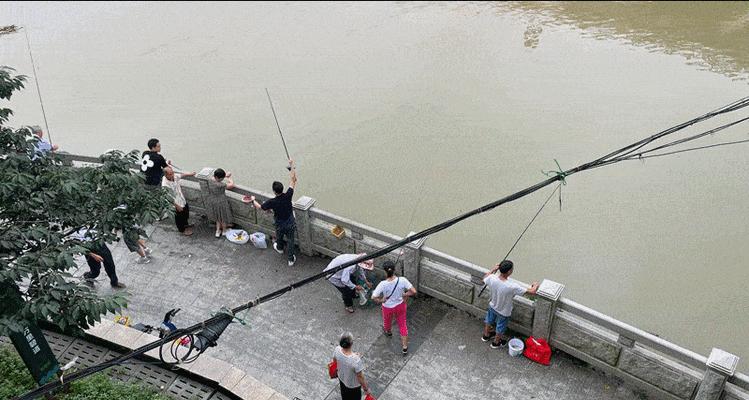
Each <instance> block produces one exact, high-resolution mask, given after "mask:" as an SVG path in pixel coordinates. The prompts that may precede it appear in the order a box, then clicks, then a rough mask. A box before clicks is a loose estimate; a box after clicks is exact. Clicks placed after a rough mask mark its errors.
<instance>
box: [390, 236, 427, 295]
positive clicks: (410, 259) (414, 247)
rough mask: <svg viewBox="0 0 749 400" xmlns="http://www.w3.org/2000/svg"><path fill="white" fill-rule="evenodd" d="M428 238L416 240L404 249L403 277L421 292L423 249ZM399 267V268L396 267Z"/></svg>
mask: <svg viewBox="0 0 749 400" xmlns="http://www.w3.org/2000/svg"><path fill="white" fill-rule="evenodd" d="M414 233H415V232H411V233H409V234H408V236H411V235H413V234H414ZM426 240H427V238H421V239H418V240H415V241H413V242H411V243H409V244H407V245H405V246H404V247H403V248H402V249H403V271H402V274H403V276H405V277H406V279H408V281H409V282H411V284H412V285H414V287H415V288H416V290H419V272H420V267H419V266H420V265H421V247H422V246H424V242H426ZM396 267H397V266H396Z"/></svg>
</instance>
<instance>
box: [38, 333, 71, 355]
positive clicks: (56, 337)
mask: <svg viewBox="0 0 749 400" xmlns="http://www.w3.org/2000/svg"><path fill="white" fill-rule="evenodd" d="M44 337H46V338H47V343H49V347H50V348H51V349H52V352H53V353H55V356H57V357H60V355H61V354H62V353H64V352H65V349H67V348H68V346H70V344H71V343H73V340H74V339H73V338H70V337H67V336H63V335H60V334H59V333H55V332H50V331H44Z"/></svg>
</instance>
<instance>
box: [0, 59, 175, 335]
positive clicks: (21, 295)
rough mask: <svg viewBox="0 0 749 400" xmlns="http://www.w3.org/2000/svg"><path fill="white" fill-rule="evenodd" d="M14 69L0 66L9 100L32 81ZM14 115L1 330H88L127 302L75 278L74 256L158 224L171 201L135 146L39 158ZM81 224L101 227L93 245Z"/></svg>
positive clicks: (5, 179)
mask: <svg viewBox="0 0 749 400" xmlns="http://www.w3.org/2000/svg"><path fill="white" fill-rule="evenodd" d="M13 72H14V70H13V69H12V68H9V67H1V66H0V98H1V99H3V100H10V98H11V95H12V94H13V92H15V91H17V90H20V89H22V88H23V86H24V82H25V79H26V78H25V77H24V76H21V75H15V76H14V75H13ZM11 115H12V111H11V110H10V109H7V108H0V304H2V308H0V334H7V332H8V331H18V330H20V329H21V327H22V324H21V323H22V322H23V321H38V320H44V321H48V322H51V323H53V324H55V325H57V326H59V327H60V328H62V329H63V330H72V331H76V330H78V329H81V328H82V329H85V328H87V327H89V326H90V325H91V324H93V323H94V322H95V321H99V320H100V317H101V315H103V314H105V313H107V312H114V311H115V310H117V309H118V308H120V307H124V306H125V305H126V303H125V298H124V297H123V296H120V295H112V296H99V295H98V294H97V292H96V291H95V290H92V289H91V288H89V287H88V286H86V285H85V283H84V282H82V281H80V280H79V279H77V278H75V277H73V275H72V271H73V270H74V269H75V268H76V267H77V264H76V260H75V258H74V257H76V256H81V255H85V254H86V253H88V249H87V246H91V244H92V243H112V242H114V241H117V240H118V237H117V231H118V230H121V229H123V228H125V229H131V228H132V227H135V226H145V225H147V224H150V223H152V222H154V221H155V220H156V218H158V217H159V216H160V215H161V214H162V213H163V212H164V211H166V210H171V207H170V204H171V202H170V201H169V199H168V196H167V195H166V193H164V192H163V191H153V192H148V191H146V190H145V189H144V187H143V184H142V182H143V176H142V175H140V174H136V173H134V172H132V170H131V168H132V167H133V165H134V164H136V163H137V162H138V159H139V155H138V152H137V151H135V150H133V151H131V152H130V153H123V152H121V151H109V152H107V153H105V154H103V155H102V156H100V157H99V160H100V161H101V163H102V164H101V165H93V166H86V167H74V166H72V165H70V163H66V162H64V161H65V160H64V157H63V156H61V155H58V154H56V153H48V154H47V155H45V156H38V155H37V154H36V153H35V144H36V142H37V140H38V139H37V138H36V137H35V136H32V135H31V134H30V132H29V130H27V129H25V128H21V129H13V128H11V127H8V126H6V125H7V122H8V120H9V117H10V116H11ZM81 228H83V229H89V230H91V231H92V232H95V233H93V235H92V239H93V241H92V242H89V243H86V242H81V241H80V240H77V239H75V238H74V237H73V235H72V234H73V233H75V232H76V231H78V230H79V229H81ZM137 229H138V231H139V232H140V233H141V234H143V233H144V232H143V231H142V230H141V229H140V228H137ZM79 259H80V258H79ZM102 273H103V272H102Z"/></svg>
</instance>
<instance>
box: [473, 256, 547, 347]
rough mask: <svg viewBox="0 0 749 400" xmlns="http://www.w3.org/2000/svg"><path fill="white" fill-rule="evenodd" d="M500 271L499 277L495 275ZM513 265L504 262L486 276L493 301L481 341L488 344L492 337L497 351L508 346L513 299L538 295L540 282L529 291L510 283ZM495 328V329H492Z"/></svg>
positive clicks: (508, 261)
mask: <svg viewBox="0 0 749 400" xmlns="http://www.w3.org/2000/svg"><path fill="white" fill-rule="evenodd" d="M497 271H499V276H497V275H495V273H496V272H497ZM512 271H513V264H512V261H510V260H503V261H502V262H500V263H499V264H497V265H495V266H494V269H492V270H491V271H489V272H487V273H486V275H484V283H485V284H486V286H488V287H489V289H490V290H491V296H492V299H491V301H490V302H489V309H488V310H487V311H486V318H485V319H484V336H482V337H481V340H483V341H484V342H488V341H489V340H490V339H491V338H492V336H495V335H496V337H495V338H494V341H492V344H491V347H492V348H493V349H496V348H498V347H501V346H504V345H506V344H507V337H505V331H507V323H508V322H510V316H512V299H513V298H514V297H515V296H522V295H524V294H525V293H530V294H536V290H537V289H538V282H533V284H532V285H531V287H530V288H529V289H527V290H526V289H525V288H524V287H522V286H520V285H518V284H517V283H515V282H512V281H510V280H509V279H508V278H509V277H510V275H512ZM492 328H494V329H492Z"/></svg>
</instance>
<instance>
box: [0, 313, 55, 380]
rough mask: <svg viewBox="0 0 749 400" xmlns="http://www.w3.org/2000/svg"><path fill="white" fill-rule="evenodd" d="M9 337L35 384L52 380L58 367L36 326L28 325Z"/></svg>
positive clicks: (45, 340)
mask: <svg viewBox="0 0 749 400" xmlns="http://www.w3.org/2000/svg"><path fill="white" fill-rule="evenodd" d="M9 336H10V340H12V341H13V345H14V346H15V347H16V351H18V354H19V355H20V356H21V359H22V360H23V362H24V363H25V364H26V368H28V369H29V371H30V372H31V376H33V377H34V380H35V381H36V383H38V384H39V385H43V384H45V383H47V382H48V381H49V380H50V379H52V378H54V376H55V374H56V373H57V371H59V370H60V365H59V364H58V363H57V359H56V358H55V355H54V354H52V349H50V348H49V344H48V343H47V339H46V338H45V337H44V334H42V331H41V330H40V329H39V327H38V326H36V325H35V324H31V323H29V324H28V326H27V327H26V328H25V329H24V330H23V331H22V332H13V333H11V334H10V335H9Z"/></svg>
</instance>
